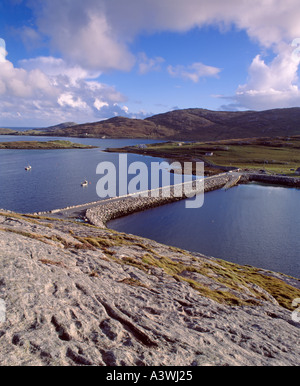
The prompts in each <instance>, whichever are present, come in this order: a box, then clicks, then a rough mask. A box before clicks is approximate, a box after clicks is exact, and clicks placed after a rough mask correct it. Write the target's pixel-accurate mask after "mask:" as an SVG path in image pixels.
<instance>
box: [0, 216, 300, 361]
mask: <svg viewBox="0 0 300 386" xmlns="http://www.w3.org/2000/svg"><path fill="white" fill-rule="evenodd" d="M299 297H300V281H299V280H297V279H293V278H290V277H287V276H285V275H281V274H278V273H274V272H269V271H265V270H260V269H256V268H253V267H247V266H239V265H236V264H231V263H227V262H225V261H222V260H217V259H214V258H212V257H206V256H204V255H202V254H199V253H190V252H188V251H184V250H181V249H178V248H173V247H169V246H166V245H162V244H159V243H156V242H155V241H152V240H147V239H144V238H141V237H136V236H132V235H127V234H124V233H118V232H114V231H111V230H109V229H101V228H98V227H95V226H91V225H87V224H81V223H76V222H74V221H69V220H63V219H59V220H58V219H50V218H47V217H41V216H26V215H20V214H16V213H12V212H4V211H2V212H1V213H0V299H2V300H3V301H4V302H5V305H6V315H5V321H4V322H3V321H0V345H1V350H0V363H1V365H3V366H4V365H9V366H13V365H16V366H20V365H23V366H33V365H40V366H99V365H101V366H128V365H133V366H164V365H174V366H204V365H214V366H224V365H229V366H242V365H245V366H253V365H254V366H269V365H274V366H275V365H277V366H278V365H280V366H285V365H291V366H298V365H299V363H300V362H299V358H300V345H299V336H300V334H299V332H300V324H299V323H297V322H295V321H294V320H293V318H292V311H293V308H292V307H291V304H292V300H293V299H294V298H299Z"/></svg>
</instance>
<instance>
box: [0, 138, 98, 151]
mask: <svg viewBox="0 0 300 386" xmlns="http://www.w3.org/2000/svg"><path fill="white" fill-rule="evenodd" d="M95 148H96V146H90V145H83V144H81V143H74V142H70V141H62V140H56V141H46V142H42V141H14V142H0V149H25V150H43V149H45V150H49V149H50V150H51V149H95Z"/></svg>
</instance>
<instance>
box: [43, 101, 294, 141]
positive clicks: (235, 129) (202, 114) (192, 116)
mask: <svg viewBox="0 0 300 386" xmlns="http://www.w3.org/2000/svg"><path fill="white" fill-rule="evenodd" d="M59 126H60V125H58V126H57V128H55V127H54V128H53V127H52V128H48V131H49V133H48V134H50V135H55V136H70V137H72V136H73V137H98V138H101V137H107V138H153V139H166V140H195V141H214V140H222V139H234V138H253V137H276V136H291V135H300V108H298V107H295V108H289V109H274V110H266V111H236V112H234V111H211V110H205V109H196V108H195V109H185V110H175V111H170V112H167V113H164V114H158V115H154V116H152V117H149V118H146V119H143V120H142V119H130V118H124V117H114V118H111V119H108V120H104V121H100V122H94V123H86V124H80V125H76V126H70V127H59Z"/></svg>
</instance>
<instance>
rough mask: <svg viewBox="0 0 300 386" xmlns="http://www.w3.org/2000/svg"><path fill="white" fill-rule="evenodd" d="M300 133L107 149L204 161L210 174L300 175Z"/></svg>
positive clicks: (182, 160)
mask: <svg viewBox="0 0 300 386" xmlns="http://www.w3.org/2000/svg"><path fill="white" fill-rule="evenodd" d="M299 149H300V135H297V136H291V137H287V136H284V137H275V138H273V137H261V138H245V139H230V140H221V141H207V142H178V141H171V142H165V143H156V144H149V145H137V146H128V147H124V148H114V149H107V150H106V151H108V152H118V153H137V154H143V155H149V156H152V157H160V158H168V159H171V160H176V161H180V162H184V161H187V162H188V161H190V162H191V161H203V162H204V163H205V170H206V174H218V173H220V172H222V171H228V170H230V169H234V168H238V169H242V170H245V171H249V170H252V171H253V172H257V171H260V172H265V173H270V174H276V175H286V176H290V177H299V175H300V173H299V170H298V169H299V167H300V152H299Z"/></svg>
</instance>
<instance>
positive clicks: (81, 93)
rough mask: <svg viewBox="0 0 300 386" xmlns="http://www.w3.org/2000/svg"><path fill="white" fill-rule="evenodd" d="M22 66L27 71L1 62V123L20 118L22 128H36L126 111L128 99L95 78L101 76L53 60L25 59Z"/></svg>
mask: <svg viewBox="0 0 300 386" xmlns="http://www.w3.org/2000/svg"><path fill="white" fill-rule="evenodd" d="M20 65H22V66H24V68H16V67H14V65H13V64H12V63H11V62H9V61H8V60H5V61H4V62H0V118H1V120H2V122H3V121H6V122H8V123H7V124H9V120H12V121H13V120H16V119H17V120H19V121H20V122H21V124H20V125H21V126H23V125H25V124H26V122H27V121H29V120H30V122H36V123H32V124H33V125H37V126H40V125H42V122H45V125H48V124H50V123H53V124H54V123H59V122H62V121H69V120H72V121H77V122H78V123H81V122H86V121H92V120H100V119H105V118H109V117H110V116H111V115H112V114H113V112H115V111H116V110H117V111H123V110H121V109H122V107H121V106H119V103H123V102H124V101H125V97H124V96H123V95H122V94H121V93H120V92H118V91H117V90H116V89H115V88H114V87H111V86H108V85H106V84H103V83H100V82H99V81H98V80H97V78H94V77H97V76H98V75H99V73H96V72H91V71H87V70H84V69H82V68H81V67H79V66H73V67H69V66H68V65H67V63H65V62H64V61H63V60H62V59H57V58H53V57H48V58H44V57H41V58H36V59H31V60H23V61H20ZM16 106H17V109H18V110H17V111H16ZM103 107H105V109H103Z"/></svg>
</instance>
